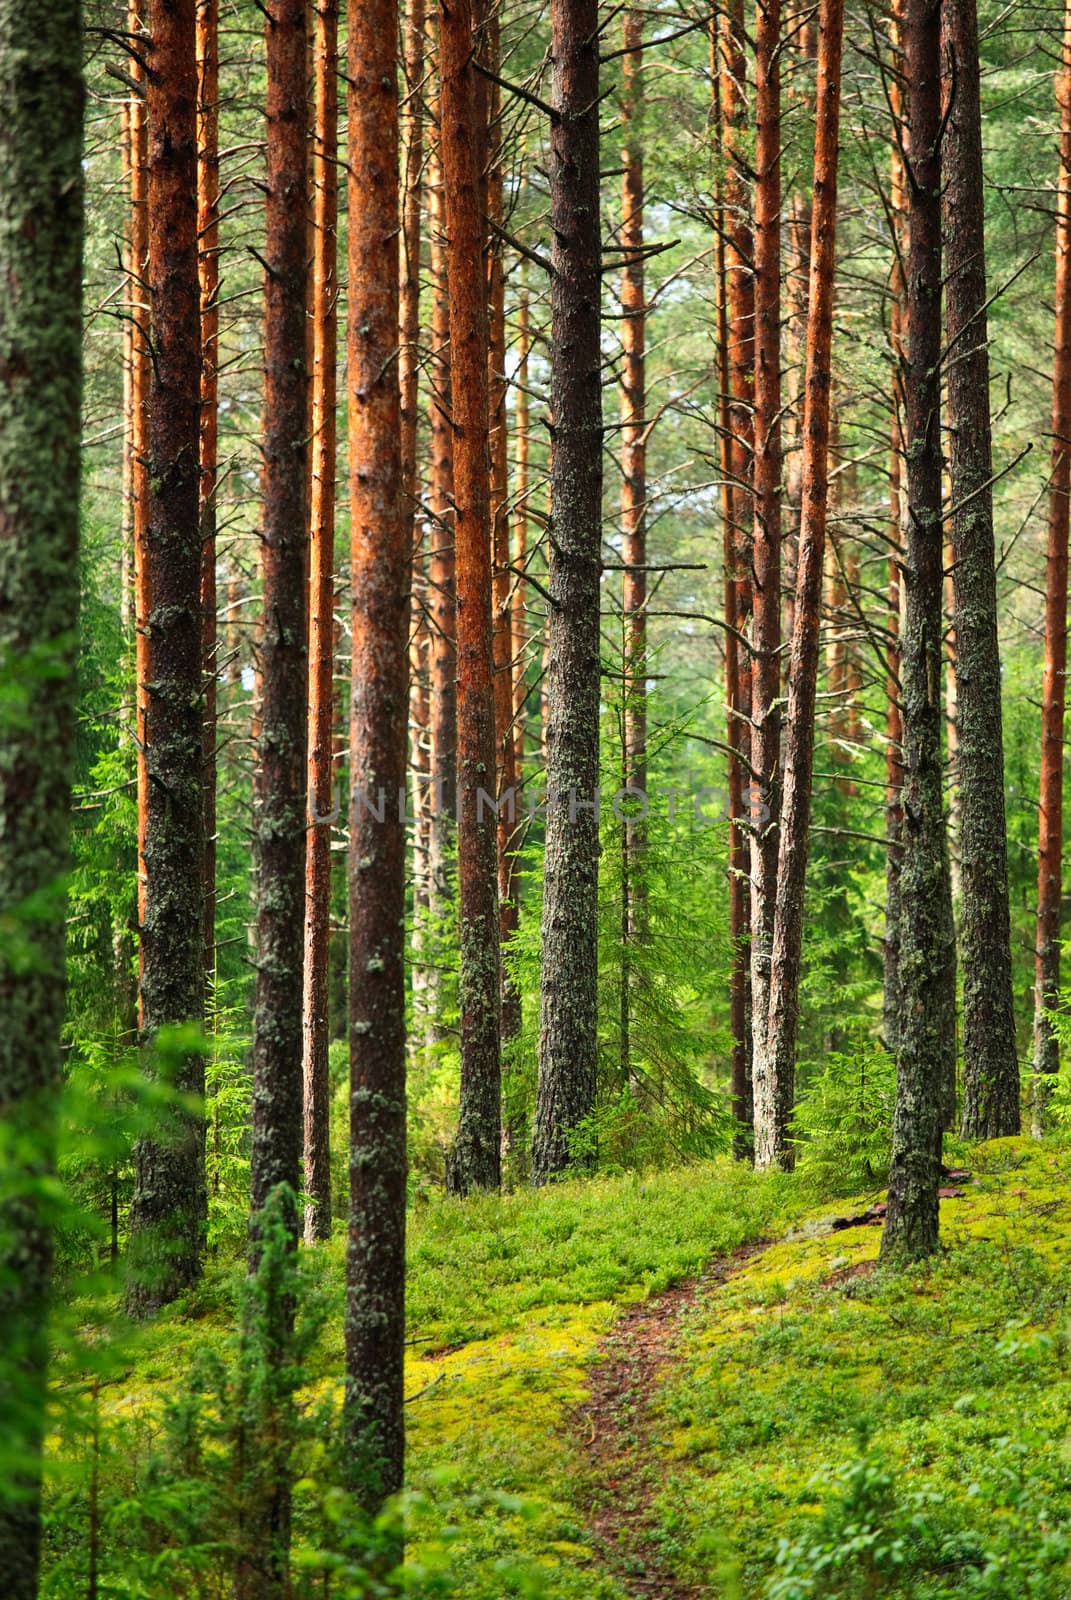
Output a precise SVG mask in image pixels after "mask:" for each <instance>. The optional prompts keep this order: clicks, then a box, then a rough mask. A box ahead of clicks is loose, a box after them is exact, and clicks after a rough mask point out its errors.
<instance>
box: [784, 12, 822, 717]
mask: <svg viewBox="0 0 1071 1600" xmlns="http://www.w3.org/2000/svg"><path fill="white" fill-rule="evenodd" d="M792 43H793V49H792V51H791V54H790V58H789V59H790V61H791V63H792V67H791V71H792V76H791V78H790V79H789V82H788V93H789V97H790V100H791V103H792V114H793V115H798V114H799V112H800V110H803V109H804V108H805V110H806V113H807V114H808V115H809V114H810V113H811V110H812V108H813V101H814V70H815V62H816V59H817V55H818V24H817V21H816V17H815V13H814V12H813V11H812V12H811V13H810V14H809V15H808V17H807V19H806V21H804V22H803V25H802V26H801V27H800V28H799V29H798V30H797V31H796V32H795V34H794V37H793V41H792ZM785 223H786V225H787V226H786V231H787V239H786V241H785V245H786V253H787V257H788V259H787V261H786V263H785V298H786V300H787V302H788V306H787V315H786V317H785V369H784V380H785V383H786V385H787V388H788V394H787V395H786V398H785V412H784V422H785V427H784V430H783V435H782V439H783V455H784V474H785V495H784V499H785V511H784V513H783V515H784V516H785V517H786V518H787V526H786V527H785V528H784V530H783V533H782V548H781V565H782V569H783V573H784V576H783V578H782V588H783V591H784V607H785V614H784V621H783V625H782V631H783V633H784V634H785V635H786V636H787V637H789V638H791V636H792V623H793V612H794V609H795V579H796V560H795V550H796V543H797V540H798V538H799V526H800V497H801V490H802V485H803V390H804V380H805V376H806V374H805V365H806V356H805V352H806V345H807V288H808V283H809V280H810V274H811V174H810V173H809V172H804V173H799V174H796V176H795V180H794V182H793V186H792V193H791V197H790V199H789V202H788V204H787V206H786V208H785ZM782 653H783V655H784V659H783V661H782V663H781V678H782V682H783V684H784V686H785V688H786V689H787V687H788V655H787V652H782Z"/></svg>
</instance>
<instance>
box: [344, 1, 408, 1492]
mask: <svg viewBox="0 0 1071 1600" xmlns="http://www.w3.org/2000/svg"><path fill="white" fill-rule="evenodd" d="M397 28H398V8H397V3H396V0H352V3H351V5H350V13H349V98H348V105H349V172H350V176H349V326H348V346H349V364H348V383H349V391H350V426H349V434H350V515H351V541H352V542H351V547H350V566H351V573H352V584H353V686H352V700H351V721H350V783H351V797H350V859H349V907H350V911H349V915H350V1108H351V1109H350V1231H349V1248H348V1254H347V1265H346V1292H347V1312H346V1420H345V1425H346V1434H347V1444H348V1450H349V1467H350V1473H351V1481H352V1483H353V1486H354V1488H355V1489H356V1490H357V1491H358V1493H360V1494H361V1496H362V1498H363V1499H364V1501H365V1502H366V1504H369V1505H374V1504H376V1503H377V1502H378V1500H379V1499H380V1497H381V1496H383V1495H386V1494H392V1493H394V1491H395V1490H397V1489H400V1488H401V1483H402V1467H403V1458H404V1451H405V1423H404V1392H403V1383H402V1376H403V1358H404V1354H405V1174H406V1150H405V852H406V836H405V822H404V814H402V815H399V809H400V808H399V805H398V797H399V795H403V796H404V793H405V778H406V744H407V741H406V707H407V705H408V697H409V685H408V670H409V662H408V632H409V606H410V575H411V566H412V562H411V550H410V545H409V535H408V528H407V522H406V517H405V508H404V503H403V500H402V481H401V449H400V429H401V398H400V389H399V381H398V366H397V362H396V361H395V352H396V349H397V344H398V316H399V283H398V231H399V227H400V224H401V216H400V196H399V192H398V143H399V139H398V88H397V75H396V62H395V53H396V42H397V36H398V35H397ZM381 790H382V791H383V792H384V794H383V803H384V810H383V814H382V818H381V820H377V817H376V815H375V811H374V809H373V808H374V806H375V804H376V796H377V794H378V793H379V791H381Z"/></svg>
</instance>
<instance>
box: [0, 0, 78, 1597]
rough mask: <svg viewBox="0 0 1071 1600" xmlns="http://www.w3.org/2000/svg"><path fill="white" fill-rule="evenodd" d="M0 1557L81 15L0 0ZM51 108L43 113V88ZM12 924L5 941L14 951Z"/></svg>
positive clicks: (28, 1584)
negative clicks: (0, 936) (1, 928)
mask: <svg viewBox="0 0 1071 1600" xmlns="http://www.w3.org/2000/svg"><path fill="white" fill-rule="evenodd" d="M0 103H2V105H3V107H4V126H3V132H2V133H0V148H2V153H3V154H2V161H0V260H2V261H3V263H4V293H3V295H2V296H0V397H2V398H0V404H2V406H3V419H4V421H3V427H2V428H0V550H2V551H3V557H2V566H0V671H2V672H3V675H4V701H3V706H4V709H3V711H0V840H2V843H0V904H2V905H3V907H4V913H5V917H7V918H11V919H13V921H14V926H16V927H17V929H18V938H17V940H16V941H7V940H6V941H5V950H4V954H3V956H2V957H0V997H2V998H0V1020H2V1026H0V1119H2V1122H3V1127H4V1130H5V1160H4V1178H3V1190H4V1193H3V1199H2V1201H0V1318H2V1326H3V1354H2V1356H0V1412H2V1414H3V1418H4V1443H3V1449H4V1457H5V1461H4V1467H5V1472H4V1477H5V1491H6V1492H5V1494H4V1496H3V1498H2V1499H0V1572H2V1573H3V1585H4V1594H5V1595H6V1596H8V1597H9V1600H36V1595H37V1573H38V1560H39V1553H40V1544H41V1452H42V1446H43V1443H44V1435H45V1422H46V1405H47V1377H48V1327H47V1323H48V1301H49V1282H50V1276H51V1266H52V1245H51V1232H50V1222H49V1219H50V1216H51V1214H52V1212H53V1209H54V1202H53V1200H52V1198H51V1196H50V1195H48V1194H47V1193H46V1187H47V1185H48V1183H49V1177H50V1174H51V1170H52V1166H53V1162H54V1159H55V1116H56V1097H57V1093H58V1091H59V1087H60V1082H61V1075H62V1058H61V1054H60V1040H61V1033H62V1029H63V1022H64V992H65V962H64V929H65V911H66V902H65V896H64V892H63V882H64V874H65V873H66V871H67V869H68V865H69V848H68V840H69V816H70V785H71V765H72V759H73V750H74V734H75V712H76V704H77V689H76V681H75V662H76V658H77V631H78V601H79V588H78V492H79V471H80V460H81V457H80V447H79V442H80V439H81V424H82V417H81V398H82V238H83V226H84V223H83V198H84V197H83V175H82V107H83V86H82V29H81V17H80V13H79V7H78V5H77V4H75V3H74V0H57V3H56V4H53V5H49V6H46V7H44V8H42V9H41V11H40V12H39V13H35V14H34V16H33V18H32V19H30V18H28V17H27V13H26V9H25V7H24V6H19V5H17V4H16V3H15V0H2V3H0ZM43 107H44V108H47V119H46V120H45V121H42V108H43ZM12 944H14V945H15V947H16V948H17V952H18V959H15V960H12V959H11V958H10V953H9V952H10V951H11V949H12Z"/></svg>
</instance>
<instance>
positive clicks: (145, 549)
mask: <svg viewBox="0 0 1071 1600" xmlns="http://www.w3.org/2000/svg"><path fill="white" fill-rule="evenodd" d="M146 13H147V0H132V4H131V5H130V7H129V9H128V11H127V29H128V32H129V33H130V37H131V39H132V40H134V41H136V42H135V45H134V48H135V50H137V52H138V55H139V56H140V57H141V59H142V60H144V59H145V58H146V57H147V55H148V30H147V26H146ZM129 67H130V73H131V77H132V78H133V79H134V81H135V83H140V84H142V85H144V82H145V71H144V68H143V66H142V65H141V63H140V61H136V60H135V59H134V58H133V57H131V58H130V62H129ZM148 135H149V130H148V119H147V116H146V109H145V99H144V96H143V95H137V94H135V95H132V96H131V101H130V261H131V273H132V281H131V286H130V300H131V306H130V322H131V350H130V489H131V498H132V505H131V542H132V546H133V548H132V557H133V563H132V564H133V576H134V730H135V734H136V739H135V745H136V755H135V758H134V759H135V790H136V797H137V926H138V927H139V928H141V927H143V926H144V924H145V824H146V821H147V818H148V814H149V772H148V765H147V763H146V760H145V705H146V700H147V698H148V691H147V688H146V685H147V684H148V682H149V612H150V611H151V610H152V595H151V593H150V591H149V471H148V460H149V388H150V383H151V370H152V369H151V366H150V348H151V347H150V335H149V314H150V308H149V289H148V281H149V137H148ZM143 956H144V949H143V946H142V944H141V942H140V940H139V944H138V966H139V983H138V1001H137V1013H138V1022H139V1024H140V1022H141V983H140V967H141V963H142V959H143Z"/></svg>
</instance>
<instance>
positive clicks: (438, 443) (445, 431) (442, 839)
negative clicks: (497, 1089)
mask: <svg viewBox="0 0 1071 1600" xmlns="http://www.w3.org/2000/svg"><path fill="white" fill-rule="evenodd" d="M437 121H441V118H439V119H437ZM428 221H429V234H430V239H431V250H430V255H431V285H432V301H431V382H430V390H431V393H430V398H429V402H428V423H429V433H430V440H431V443H430V452H429V454H430V483H429V493H428V510H429V513H430V516H429V528H430V532H429V540H430V543H429V549H428V589H429V595H428V604H429V608H430V618H429V620H430V625H431V661H430V688H429V693H430V700H431V713H430V714H431V774H432V795H431V828H430V835H429V849H428V925H429V929H430V930H431V932H432V934H433V935H434V942H433V944H432V949H431V963H430V965H429V967H428V983H427V1006H428V1021H429V1028H428V1041H427V1042H428V1044H429V1045H437V1044H441V1043H442V1041H443V1040H444V1039H445V1037H446V1032H445V1028H444V1023H443V1012H444V1009H445V998H446V997H445V982H444V973H443V965H444V963H443V958H442V952H441V947H442V945H443V944H444V943H445V940H444V939H443V937H442V934H443V931H444V929H445V927H446V924H447V923H448V921H449V919H450V917H451V913H452V910H453V899H454V894H453V883H452V873H451V861H450V854H451V850H450V847H451V842H452V839H453V835H454V826H455V819H456V816H457V586H456V570H455V569H456V562H455V559H454V511H453V494H454V438H453V428H452V425H451V421H450V396H451V381H450V360H451V356H450V298H449V292H448V287H447V281H446V223H445V214H444V209H443V183H442V165H441V161H440V140H439V138H438V135H437V134H436V137H435V140H434V143H433V145H432V150H431V160H430V171H429V177H428Z"/></svg>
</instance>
